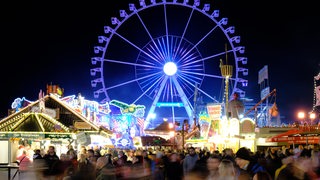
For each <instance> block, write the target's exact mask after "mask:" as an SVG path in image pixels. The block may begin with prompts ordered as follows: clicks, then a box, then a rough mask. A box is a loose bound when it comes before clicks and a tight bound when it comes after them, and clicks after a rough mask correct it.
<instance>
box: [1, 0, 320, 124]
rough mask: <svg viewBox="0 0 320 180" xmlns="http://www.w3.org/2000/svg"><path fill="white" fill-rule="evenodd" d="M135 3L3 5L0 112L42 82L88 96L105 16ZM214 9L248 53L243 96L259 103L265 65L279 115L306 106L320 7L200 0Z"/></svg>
mask: <svg viewBox="0 0 320 180" xmlns="http://www.w3.org/2000/svg"><path fill="white" fill-rule="evenodd" d="M128 2H135V3H136V2H138V0H104V1H98V0H91V1H84V2H82V1H81V2H80V1H68V2H64V1H26V2H19V3H18V2H16V4H14V3H12V4H10V5H6V6H3V8H4V9H5V13H4V11H2V15H1V24H2V25H1V32H2V33H1V35H2V38H1V44H2V46H1V55H2V56H1V57H2V60H1V64H2V65H1V66H0V67H1V71H0V73H1V74H0V77H1V81H2V86H1V87H2V88H1V90H2V91H1V95H0V100H1V105H0V117H4V116H6V114H7V109H9V108H10V106H11V103H12V102H13V100H14V99H15V98H17V97H26V98H27V99H29V100H36V99H37V97H38V92H39V90H40V89H42V90H45V89H46V84H50V83H52V84H58V85H60V86H61V87H62V88H64V90H65V95H72V94H78V93H81V94H82V95H84V96H85V97H86V98H87V99H93V90H92V88H91V85H90V81H91V79H92V78H91V76H90V68H92V65H91V57H93V56H94V53H93V48H94V46H95V45H96V44H97V41H98V36H100V35H102V34H103V27H104V26H105V25H107V23H109V19H110V17H112V16H118V11H119V10H120V9H126V10H127V9H128V6H127V4H128ZM201 2H202V3H204V2H207V3H210V4H211V6H212V7H211V8H212V9H219V10H220V16H224V17H227V18H228V19H229V23H228V24H230V25H234V26H235V27H236V34H238V35H240V36H241V44H242V45H244V46H245V47H246V57H248V65H247V68H248V69H249V76H248V77H247V79H248V80H249V89H248V90H247V91H248V92H247V93H248V94H247V96H248V97H249V98H253V99H254V100H255V101H256V102H258V101H259V99H258V97H259V85H258V83H257V78H258V71H259V70H260V69H261V68H262V67H263V66H264V65H268V68H269V85H270V88H271V89H277V104H278V107H279V108H280V113H281V114H282V115H283V116H285V117H286V119H292V118H293V116H294V115H295V112H296V111H297V110H298V109H306V110H311V109H312V105H313V77H314V76H315V75H316V74H317V73H318V72H319V62H320V59H319V58H320V51H319V48H320V45H319V42H320V25H319V19H320V12H319V10H318V5H316V1H297V2H290V4H289V3H287V2H282V1H281V2H279V1H278V0H269V1H248V0H244V1H239V0H214V1H201Z"/></svg>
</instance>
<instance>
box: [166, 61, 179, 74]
mask: <svg viewBox="0 0 320 180" xmlns="http://www.w3.org/2000/svg"><path fill="white" fill-rule="evenodd" d="M163 71H164V73H166V74H167V75H168V76H172V75H174V74H175V73H176V72H177V65H176V64H174V63H173V62H167V63H166V64H165V65H164V66H163Z"/></svg>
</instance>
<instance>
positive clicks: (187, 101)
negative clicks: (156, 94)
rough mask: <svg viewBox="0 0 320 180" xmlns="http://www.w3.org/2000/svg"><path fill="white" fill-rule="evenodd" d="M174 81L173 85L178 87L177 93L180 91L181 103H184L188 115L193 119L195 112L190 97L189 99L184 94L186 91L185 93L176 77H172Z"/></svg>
mask: <svg viewBox="0 0 320 180" xmlns="http://www.w3.org/2000/svg"><path fill="white" fill-rule="evenodd" d="M172 80H173V84H174V85H175V87H176V89H177V91H178V93H179V96H180V99H181V101H182V103H183V105H184V107H185V109H186V111H187V114H188V116H189V118H190V119H192V117H193V114H192V112H193V110H192V108H191V106H190V102H189V99H188V97H187V96H186V94H185V93H184V91H183V89H182V87H181V86H180V84H179V82H178V80H177V78H176V77H175V76H173V77H172Z"/></svg>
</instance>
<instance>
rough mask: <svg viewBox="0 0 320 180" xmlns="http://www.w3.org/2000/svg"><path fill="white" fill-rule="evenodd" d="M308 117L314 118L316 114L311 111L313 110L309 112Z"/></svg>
mask: <svg viewBox="0 0 320 180" xmlns="http://www.w3.org/2000/svg"><path fill="white" fill-rule="evenodd" d="M309 118H310V119H312V120H313V119H315V118H316V114H315V113H313V112H312V113H310V115H309Z"/></svg>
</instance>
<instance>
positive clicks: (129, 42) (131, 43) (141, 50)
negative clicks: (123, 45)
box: [114, 32, 156, 61]
mask: <svg viewBox="0 0 320 180" xmlns="http://www.w3.org/2000/svg"><path fill="white" fill-rule="evenodd" d="M114 34H116V35H117V36H118V37H120V38H121V39H123V40H124V41H126V42H127V43H128V44H130V45H132V46H133V47H135V48H136V49H137V50H139V51H140V52H142V53H144V54H145V55H147V56H149V57H150V58H151V59H153V60H155V61H156V59H155V57H153V56H151V55H150V54H149V53H147V52H145V51H144V50H143V49H141V48H139V47H138V46H137V45H135V44H134V43H133V42H131V41H129V40H128V39H126V38H125V37H123V36H121V35H120V34H119V33H117V32H114Z"/></svg>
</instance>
